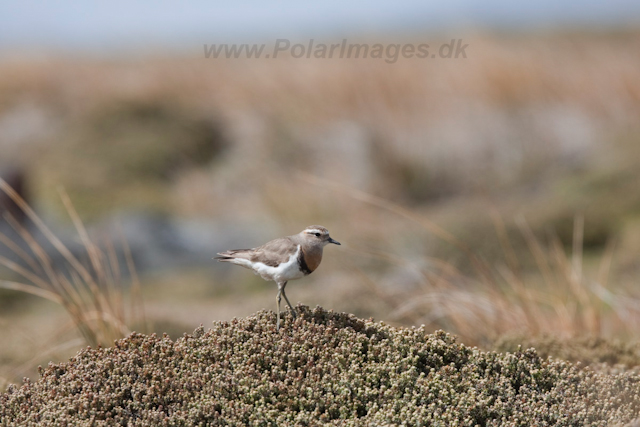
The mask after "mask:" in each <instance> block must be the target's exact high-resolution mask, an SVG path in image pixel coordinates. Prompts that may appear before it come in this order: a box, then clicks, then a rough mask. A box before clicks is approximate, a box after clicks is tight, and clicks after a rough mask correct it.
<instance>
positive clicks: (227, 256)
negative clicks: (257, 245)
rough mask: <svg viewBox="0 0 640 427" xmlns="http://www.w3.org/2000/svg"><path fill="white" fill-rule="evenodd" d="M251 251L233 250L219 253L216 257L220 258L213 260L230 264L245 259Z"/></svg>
mask: <svg viewBox="0 0 640 427" xmlns="http://www.w3.org/2000/svg"><path fill="white" fill-rule="evenodd" d="M249 251H251V249H231V250H228V251H224V252H218V253H217V254H216V255H220V256H217V257H215V258H213V259H217V260H218V261H220V262H229V261H233V260H234V259H236V258H245V256H243V255H246V254H247V253H248V252H249Z"/></svg>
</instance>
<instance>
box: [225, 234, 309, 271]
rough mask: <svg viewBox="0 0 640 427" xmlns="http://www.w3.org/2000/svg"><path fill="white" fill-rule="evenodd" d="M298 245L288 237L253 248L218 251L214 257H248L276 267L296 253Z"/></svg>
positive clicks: (230, 258)
mask: <svg viewBox="0 0 640 427" xmlns="http://www.w3.org/2000/svg"><path fill="white" fill-rule="evenodd" d="M297 250H298V245H297V244H296V243H294V242H293V241H292V240H291V239H290V238H289V237H283V238H280V239H275V240H272V241H270V242H267V243H265V244H264V245H262V246H258V247H257V248H253V249H232V250H229V251H225V252H220V253H219V254H218V255H220V256H219V257H216V259H217V260H219V261H231V260H233V259H236V258H242V259H248V260H249V261H251V262H261V263H263V264H265V265H268V266H270V267H277V266H278V265H280V264H281V263H283V262H287V261H288V260H289V257H290V256H291V255H293V254H295V253H296V251H297Z"/></svg>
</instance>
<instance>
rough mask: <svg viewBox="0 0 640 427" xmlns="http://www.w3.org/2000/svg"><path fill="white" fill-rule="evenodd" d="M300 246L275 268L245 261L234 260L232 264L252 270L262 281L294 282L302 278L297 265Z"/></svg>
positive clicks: (302, 274)
mask: <svg viewBox="0 0 640 427" xmlns="http://www.w3.org/2000/svg"><path fill="white" fill-rule="evenodd" d="M300 250H301V249H300V245H298V249H297V250H296V252H295V253H293V254H291V255H290V256H289V259H288V260H287V261H285V262H282V263H280V265H278V266H277V267H271V266H269V265H266V264H264V263H262V262H251V261H249V260H247V259H235V260H234V261H233V262H234V264H238V265H241V266H243V267H247V268H250V269H252V270H253V272H254V273H255V274H258V275H260V277H262V278H263V279H264V280H273V281H275V282H285V281H287V280H295V279H299V278H301V277H303V276H304V273H303V272H302V271H300V266H299V264H298V256H299V255H300Z"/></svg>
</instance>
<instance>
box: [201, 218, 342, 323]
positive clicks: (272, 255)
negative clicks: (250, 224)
mask: <svg viewBox="0 0 640 427" xmlns="http://www.w3.org/2000/svg"><path fill="white" fill-rule="evenodd" d="M330 243H332V244H334V245H340V242H338V241H337V240H334V239H332V238H331V236H329V230H327V229H326V228H325V227H323V226H321V225H310V226H309V227H307V228H305V229H304V230H302V231H301V232H300V233H298V234H294V235H292V236H287V237H280V238H278V239H274V240H271V241H270V242H267V243H265V244H264V245H262V246H258V247H256V248H252V249H231V250H228V251H224V252H219V253H218V254H217V255H219V256H217V257H215V258H214V259H216V260H218V261H220V262H230V263H232V264H236V265H239V266H241V267H245V268H248V269H250V270H253V272H254V274H256V275H259V276H260V277H262V278H263V279H264V280H267V281H274V282H276V284H277V285H278V294H277V296H276V302H277V319H278V321H277V324H276V330H278V331H279V330H280V301H281V296H283V297H284V299H285V301H286V302H287V304H288V305H289V308H290V309H291V313H292V314H293V317H294V319H295V318H296V311H295V309H294V308H293V306H292V305H291V303H290V302H289V298H287V294H286V293H285V291H284V288H285V286H287V282H288V281H289V280H295V279H300V278H302V277H304V276H308V275H309V274H311V273H313V272H314V271H315V270H316V269H317V268H318V266H319V265H320V261H322V250H323V249H324V247H325V246H326V245H328V244H330Z"/></svg>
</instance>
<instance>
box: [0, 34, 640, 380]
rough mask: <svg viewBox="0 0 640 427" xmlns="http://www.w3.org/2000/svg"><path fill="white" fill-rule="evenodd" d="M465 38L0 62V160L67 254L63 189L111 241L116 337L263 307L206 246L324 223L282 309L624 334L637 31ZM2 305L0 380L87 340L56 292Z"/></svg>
mask: <svg viewBox="0 0 640 427" xmlns="http://www.w3.org/2000/svg"><path fill="white" fill-rule="evenodd" d="M463 36H464V37H463V39H464V42H465V43H468V44H469V48H468V51H467V52H468V58H466V59H434V60H422V61H421V60H416V59H413V60H408V59H405V60H402V59H401V60H399V61H398V62H397V63H395V64H387V63H385V62H384V61H381V60H368V59H358V60H344V59H343V60H339V59H335V60H313V59H309V60H296V59H293V58H282V59H278V60H277V61H276V60H256V59H251V60H242V59H234V60H222V59H220V60H211V59H204V58H202V57H192V56H188V55H178V54H153V55H152V54H149V55H144V56H143V55H140V56H135V57H120V58H119V57H108V58H95V57H90V56H87V57H83V56H81V55H78V56H74V55H13V56H7V57H5V58H3V59H2V60H1V61H0V171H5V173H12V174H18V175H19V176H21V177H22V179H23V180H24V183H25V190H24V193H23V194H24V196H25V198H26V199H27V202H28V203H29V204H30V205H31V206H32V207H33V208H34V210H35V211H36V212H37V213H38V215H39V216H40V217H41V218H42V219H43V221H44V222H45V223H47V224H48V225H49V226H50V228H51V229H52V230H53V232H54V233H55V234H56V235H58V236H59V237H60V238H61V240H62V241H64V242H65V244H66V245H67V246H68V247H70V248H71V250H72V252H74V254H77V256H78V259H79V260H81V261H82V262H84V263H87V264H88V265H90V261H89V259H88V258H89V257H88V256H87V255H86V253H85V252H83V244H82V242H81V241H80V239H79V238H78V235H77V233H76V232H75V231H74V228H73V224H72V219H71V218H70V217H69V215H68V212H67V209H66V208H65V205H64V203H63V201H62V199H61V193H60V192H59V188H60V187H62V188H64V190H65V192H66V194H68V196H69V199H70V201H71V202H72V203H73V206H74V207H75V210H76V211H77V213H78V217H79V218H80V219H81V220H82V221H83V222H84V224H85V225H86V227H87V229H88V233H89V235H90V236H91V238H92V240H93V241H94V242H95V243H96V244H97V245H98V246H101V247H103V248H105V247H107V246H108V245H109V244H110V243H108V242H115V243H111V244H113V245H114V246H118V245H119V244H120V243H118V242H120V235H121V234H122V235H124V237H125V238H126V239H127V241H128V244H129V246H130V248H131V258H132V259H133V261H134V262H135V264H136V268H137V270H138V271H137V272H138V275H139V278H140V282H141V292H142V300H143V301H144V314H145V317H144V320H140V318H138V321H137V323H135V322H134V323H132V324H130V325H128V326H129V327H130V329H136V330H143V331H147V332H153V331H155V332H168V333H170V334H171V335H172V337H174V338H175V337H176V336H179V335H180V334H182V333H183V332H191V331H192V330H193V329H194V328H195V327H197V326H198V325H199V324H201V323H202V324H204V325H205V327H206V326H207V325H208V324H210V322H211V321H213V320H226V319H230V318H232V317H234V316H247V315H249V314H251V313H254V312H256V311H257V310H259V309H262V308H266V309H273V305H274V303H275V301H274V299H275V298H274V297H275V286H274V285H273V283H266V282H263V281H262V279H260V278H259V277H256V276H254V275H253V274H251V272H249V271H247V270H244V269H240V268H233V267H231V268H230V267H229V266H227V265H221V264H217V263H214V262H213V261H212V260H211V258H212V257H213V256H214V255H215V252H217V251H221V250H225V249H229V248H232V247H252V246H257V245H259V244H261V243H264V242H265V241H267V240H269V239H271V238H275V237H278V236H281V235H288V234H294V233H297V232H299V231H300V230H301V229H303V228H304V227H305V226H307V225H310V224H322V225H325V226H326V227H327V228H329V230H330V231H331V235H332V236H333V237H334V238H335V239H337V240H339V241H340V242H342V243H343V246H341V247H329V248H327V250H326V251H325V256H324V260H323V263H322V266H321V267H320V268H319V270H318V271H317V272H316V273H315V274H313V275H311V276H309V277H307V278H305V279H304V280H300V281H296V282H292V283H290V285H289V287H288V288H287V290H288V295H289V297H290V298H291V299H292V302H294V301H296V302H297V301H300V302H302V303H304V304H307V305H310V306H315V305H317V304H319V305H322V306H323V307H325V308H330V309H334V310H336V311H348V312H352V313H354V314H356V315H358V316H360V317H369V316H373V317H374V318H376V319H377V320H384V321H385V322H388V323H391V324H395V325H406V326H408V325H415V324H417V325H419V324H423V323H424V324H426V325H428V326H429V327H431V328H433V329H437V328H443V329H446V330H447V331H450V332H454V333H456V334H459V335H460V336H461V341H462V342H464V343H465V344H470V345H480V346H484V347H485V348H492V346H493V345H494V343H496V342H497V341H500V342H501V343H504V342H505V340H508V339H510V338H509V337H512V336H516V337H517V336H523V335H524V336H527V337H530V336H537V335H540V336H546V335H552V336H554V337H557V338H560V339H567V338H575V337H582V336H594V337H603V338H606V339H620V340H623V341H629V342H631V341H634V340H638V338H639V337H638V330H639V329H638V327H639V326H640V290H639V289H638V278H639V277H640V262H639V261H638V255H639V254H640V55H638V52H640V32H637V31H633V30H624V31H622V30H621V31H586V30H585V31H564V32H563V31H555V32H546V33H538V32H532V33H509V34H501V33H492V32H489V31H487V32H470V33H465V34H463ZM377 41H378V40H375V42H377ZM428 41H429V42H432V43H434V44H437V43H438V42H439V41H440V42H447V41H448V39H447V38H445V37H442V38H441V39H440V40H439V39H438V38H437V37H435V38H434V37H433V36H432V37H431V38H430V39H429V40H428ZM416 42H422V40H416ZM63 194H64V193H63ZM27 227H28V225H27ZM1 231H3V233H6V234H7V235H12V234H11V233H14V234H15V230H12V229H11V227H10V226H8V225H6V226H5V228H2V229H1ZM18 240H19V239H18ZM43 245H44V244H43ZM45 246H46V245H44V246H43V247H45ZM85 248H86V246H85ZM105 252H106V249H105ZM2 256H6V257H10V255H8V254H7V253H6V251H5V252H2ZM115 259H119V262H120V263H121V264H122V276H123V277H124V279H123V282H126V283H128V282H129V271H130V270H128V269H127V268H126V260H125V258H124V257H122V256H120V255H116V256H115ZM18 261H19V260H18ZM54 262H56V261H55V259H54ZM60 265H64V262H63V261H61V264H60ZM92 271H93V270H92ZM0 273H1V275H2V276H1V277H0V278H1V279H4V280H14V281H24V278H20V277H18V275H17V274H16V273H15V271H11V270H10V269H6V268H5V269H2V270H0ZM123 292H124V293H125V294H126V295H128V291H127V287H126V285H125V288H124V291H123ZM0 307H1V312H0V326H1V327H0V341H1V342H2V343H3V344H2V345H1V346H0V377H1V378H2V381H4V382H5V383H6V382H15V381H18V380H19V379H20V378H21V377H22V376H24V375H28V376H32V377H33V376H35V374H34V372H35V368H36V367H37V365H38V364H46V363H47V362H48V361H49V360H54V361H59V360H64V359H65V358H66V357H69V356H70V355H73V354H74V353H75V352H76V351H77V350H78V349H79V348H81V347H82V346H83V345H85V341H83V340H82V339H81V338H82V336H81V335H80V334H79V332H78V331H77V329H76V328H75V327H74V325H73V323H72V322H71V320H70V318H69V316H68V314H67V313H65V311H64V310H63V309H62V308H61V307H60V306H59V305H58V304H55V303H52V302H50V301H46V300H42V299H39V298H37V297H35V296H27V295H26V294H24V293H21V292H16V291H9V290H3V291H2V293H0ZM138 309H141V306H140V307H139V306H135V307H134V310H138ZM638 354H639V355H640V353H638ZM639 357H640V356H639ZM0 386H3V384H0Z"/></svg>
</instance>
